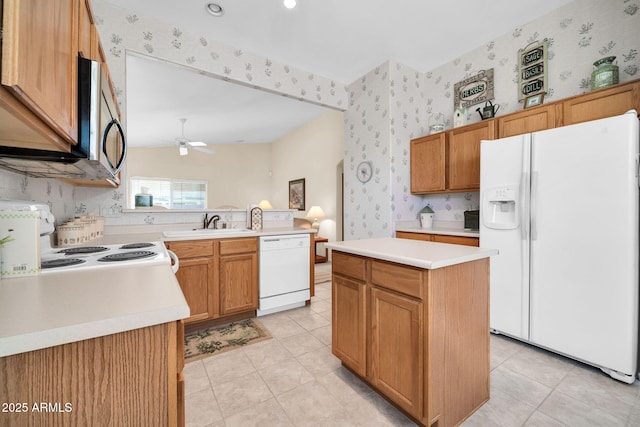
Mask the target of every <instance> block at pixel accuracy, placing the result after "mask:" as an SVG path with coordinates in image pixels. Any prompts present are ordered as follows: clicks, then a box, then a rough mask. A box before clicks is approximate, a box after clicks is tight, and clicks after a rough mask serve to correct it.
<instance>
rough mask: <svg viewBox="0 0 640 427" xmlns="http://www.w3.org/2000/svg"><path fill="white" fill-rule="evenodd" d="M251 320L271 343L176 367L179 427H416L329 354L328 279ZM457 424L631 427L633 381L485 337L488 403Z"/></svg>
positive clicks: (635, 408)
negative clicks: (182, 395) (182, 414)
mask: <svg viewBox="0 0 640 427" xmlns="http://www.w3.org/2000/svg"><path fill="white" fill-rule="evenodd" d="M316 268H317V269H319V270H320V271H327V270H330V264H318V265H316ZM259 320H260V321H261V322H262V323H263V324H264V325H265V326H266V327H267V329H269V331H270V332H271V334H272V335H273V339H271V340H267V341H262V342H260V343H257V344H252V345H250V346H248V347H245V348H241V349H238V350H233V351H229V352H226V353H223V354H220V355H216V356H211V357H209V358H206V359H201V360H198V361H195V362H191V363H188V364H187V365H186V366H185V370H184V375H185V383H186V384H185V385H186V421H187V426H212V427H222V426H228V427H231V426H242V427H245V426H260V427H268V426H341V427H342V426H413V425H415V424H414V423H413V422H412V421H411V420H409V419H408V418H407V417H405V416H404V415H403V414H402V413H401V412H399V411H398V410H396V409H395V408H394V407H393V406H392V405H390V404H389V403H388V402H387V401H385V400H384V399H383V398H381V397H380V396H378V395H377V394H376V393H375V392H374V391H372V390H371V389H370V388H369V387H368V386H367V385H366V384H364V383H363V382H362V381H360V380H359V379H358V378H356V377H355V376H354V375H353V374H351V373H350V372H349V371H347V370H346V369H344V368H342V367H341V366H340V361H339V360H338V359H337V358H335V357H334V356H333V355H332V354H331V286H330V282H327V283H323V284H320V285H317V286H316V296H315V297H314V298H313V299H312V303H311V305H310V306H307V307H303V308H299V309H295V310H290V311H287V312H282V313H276V314H273V315H269V316H264V317H261V318H260V319H259ZM463 426H465V427H469V426H482V427H485V426H507V427H511V426H528V427H533V426H550V427H552V426H579V427H584V426H599V427H600V426H607V427H608V426H640V384H639V382H638V381H636V383H635V384H633V385H631V386H629V385H625V384H622V383H620V382H617V381H615V380H612V379H611V378H609V377H608V376H606V375H604V374H603V373H601V372H600V371H599V370H597V369H595V368H592V367H589V366H586V365H583V364H580V363H578V362H575V361H572V360H570V359H566V358H564V357H561V356H557V355H554V354H552V353H548V352H546V351H544V350H540V349H536V348H535V347H531V346H528V345H525V344H522V343H519V342H518V341H515V340H511V339H509V338H506V337H502V336H495V335H492V336H491V399H490V400H489V402H488V403H486V404H485V405H484V406H482V407H481V408H480V409H479V410H478V411H477V412H476V413H475V414H473V415H472V416H471V417H470V418H469V419H468V420H466V422H465V423H463Z"/></svg>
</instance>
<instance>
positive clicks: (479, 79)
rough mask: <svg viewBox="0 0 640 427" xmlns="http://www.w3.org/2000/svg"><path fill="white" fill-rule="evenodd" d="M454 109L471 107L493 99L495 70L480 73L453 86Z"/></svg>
mask: <svg viewBox="0 0 640 427" xmlns="http://www.w3.org/2000/svg"><path fill="white" fill-rule="evenodd" d="M453 89H454V92H455V94H454V96H453V107H454V108H459V107H469V106H471V105H475V104H479V103H481V102H485V101H488V100H490V99H493V68H492V69H490V70H486V71H480V72H479V73H478V74H476V75H475V76H471V77H468V78H466V79H464V80H462V81H460V82H458V83H456V84H455V85H454V86H453Z"/></svg>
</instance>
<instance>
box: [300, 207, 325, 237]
mask: <svg viewBox="0 0 640 427" xmlns="http://www.w3.org/2000/svg"><path fill="white" fill-rule="evenodd" d="M326 217H327V214H326V213H324V211H323V210H322V208H321V207H320V206H311V209H309V212H307V215H305V218H313V224H311V227H312V228H315V229H316V232H317V230H318V229H319V228H320V223H319V222H318V219H323V218H326Z"/></svg>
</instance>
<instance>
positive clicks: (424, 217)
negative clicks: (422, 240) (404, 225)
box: [420, 205, 434, 228]
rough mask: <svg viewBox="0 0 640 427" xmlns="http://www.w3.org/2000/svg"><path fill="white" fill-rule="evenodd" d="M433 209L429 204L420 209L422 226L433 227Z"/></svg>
mask: <svg viewBox="0 0 640 427" xmlns="http://www.w3.org/2000/svg"><path fill="white" fill-rule="evenodd" d="M433 216H434V212H433V209H431V207H430V206H429V205H427V206H425V207H424V208H422V210H421V211H420V227H422V228H431V227H433Z"/></svg>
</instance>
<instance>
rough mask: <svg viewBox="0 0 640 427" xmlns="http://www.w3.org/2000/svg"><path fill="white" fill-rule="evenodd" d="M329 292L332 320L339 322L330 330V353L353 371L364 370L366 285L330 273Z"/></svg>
mask: <svg viewBox="0 0 640 427" xmlns="http://www.w3.org/2000/svg"><path fill="white" fill-rule="evenodd" d="M331 287H332V292H331V304H332V307H333V312H332V321H333V323H334V324H339V325H341V327H340V328H334V329H333V330H332V336H331V342H332V343H333V354H335V355H336V356H338V357H339V358H340V359H341V360H342V363H344V364H345V365H346V366H348V367H349V368H351V369H352V370H353V371H354V372H356V373H358V374H360V375H362V376H365V375H366V373H367V371H366V368H367V366H366V347H365V343H366V317H365V315H366V303H367V295H366V286H365V283H364V282H362V281H357V280H353V279H349V278H347V277H343V276H337V275H336V276H334V277H333V280H332V283H331Z"/></svg>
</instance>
